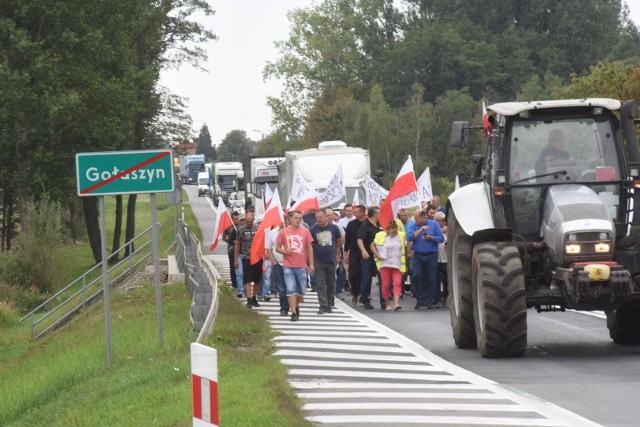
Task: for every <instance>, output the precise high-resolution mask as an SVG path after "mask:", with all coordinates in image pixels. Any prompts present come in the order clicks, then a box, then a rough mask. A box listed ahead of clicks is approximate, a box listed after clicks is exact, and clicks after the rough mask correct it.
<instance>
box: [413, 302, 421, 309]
mask: <svg viewBox="0 0 640 427" xmlns="http://www.w3.org/2000/svg"><path fill="white" fill-rule="evenodd" d="M413 308H414V309H416V310H420V309H421V308H422V304H420V303H417V304H416V306H415V307H413Z"/></svg>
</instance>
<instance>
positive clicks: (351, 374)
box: [289, 369, 461, 382]
mask: <svg viewBox="0 0 640 427" xmlns="http://www.w3.org/2000/svg"><path fill="white" fill-rule="evenodd" d="M289 376H293V377H295V376H322V377H325V378H372V379H383V378H387V379H391V380H415V381H418V380H420V381H434V382H447V381H452V382H454V381H458V382H459V381H461V380H460V379H458V378H455V377H454V376H452V375H450V374H443V375H434V374H415V373H414V374H404V373H401V372H378V371H330V370H325V369H290V370H289Z"/></svg>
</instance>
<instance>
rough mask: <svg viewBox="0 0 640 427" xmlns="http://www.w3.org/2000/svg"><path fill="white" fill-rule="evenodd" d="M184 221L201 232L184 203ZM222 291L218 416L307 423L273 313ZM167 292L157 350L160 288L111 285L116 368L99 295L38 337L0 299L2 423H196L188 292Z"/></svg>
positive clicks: (233, 422)
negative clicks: (280, 354) (277, 349)
mask: <svg viewBox="0 0 640 427" xmlns="http://www.w3.org/2000/svg"><path fill="white" fill-rule="evenodd" d="M160 200H162V201H164V198H160V197H159V198H158V199H157V201H158V202H160ZM157 204H158V222H160V223H161V224H165V223H166V224H168V225H170V226H164V225H163V226H162V227H161V228H160V241H161V242H165V243H161V251H162V250H163V249H162V245H165V246H166V248H167V249H165V254H166V253H167V251H168V248H169V245H170V243H169V244H168V243H167V242H170V241H171V240H172V239H173V222H171V221H173V207H169V209H168V208H167V207H165V208H163V209H162V208H161V206H160V203H157ZM141 206H142V204H140V199H139V200H138V208H140V207H141ZM166 206H168V205H166ZM140 211H141V213H142V210H140ZM163 211H164V212H163ZM161 212H163V213H162V214H161ZM142 214H143V213H142ZM168 214H169V215H168ZM143 215H144V214H143ZM147 215H148V213H147ZM161 215H165V216H164V217H163V218H164V219H161ZM167 217H170V219H171V221H167V219H166V218H167ZM147 218H149V217H148V216H147ZM185 219H186V222H187V224H188V225H189V226H190V227H191V230H192V231H194V232H195V233H196V235H199V236H201V233H200V232H199V228H198V227H197V225H196V221H195V217H194V216H193V214H192V212H191V210H190V209H189V208H188V205H185ZM146 222H147V223H148V222H149V220H146ZM138 225H139V226H141V227H146V226H142V221H140V222H138ZM163 233H166V234H165V235H164V237H163ZM78 246H79V247H78V248H74V250H78V251H79V252H78V254H79V257H78V258H77V259H76V258H70V259H71V260H73V263H71V262H70V265H69V268H70V269H77V270H78V271H80V273H82V272H83V271H84V269H81V268H80V267H78V266H77V265H76V264H82V263H83V262H85V261H84V260H86V259H90V249H89V247H88V245H87V244H84V245H78ZM81 249H84V253H81V252H82V251H81ZM161 256H162V255H161ZM71 264H73V265H71ZM90 264H92V262H90ZM220 291H221V292H220V306H219V307H220V308H219V313H218V317H217V320H216V325H215V329H214V331H213V334H212V335H211V338H210V340H209V341H208V342H205V343H204V344H205V345H209V346H212V347H214V348H216V349H217V351H218V383H219V387H218V389H219V394H220V397H219V405H220V422H221V424H222V425H225V426H244V425H255V426H292V427H293V426H305V425H310V424H309V423H308V422H306V420H304V418H303V414H302V412H301V409H300V406H301V403H300V401H299V399H298V398H297V397H296V396H295V394H294V393H293V390H292V389H291V387H290V386H289V385H288V384H287V382H286V367H285V366H284V365H282V364H281V363H280V362H279V361H278V360H277V359H276V358H274V357H273V356H272V354H273V352H274V347H273V343H272V342H271V338H272V337H273V332H272V330H271V329H270V328H269V325H268V321H267V319H266V318H265V317H264V316H261V315H259V314H257V313H255V312H251V311H249V310H247V309H246V308H245V307H243V306H242V305H241V304H239V303H238V302H237V301H236V300H235V298H234V296H233V294H232V289H231V288H229V287H227V286H224V285H223V286H221V289H220ZM162 296H163V326H164V346H163V348H162V349H160V348H159V346H158V338H157V324H156V306H155V288H154V286H153V285H152V284H149V285H147V286H144V287H142V288H136V289H131V290H129V291H127V292H124V291H121V290H113V291H112V292H111V331H112V340H111V344H112V366H111V368H110V369H108V368H107V367H106V349H105V325H104V324H105V322H104V313H103V304H102V302H99V303H98V304H94V305H93V306H92V307H90V308H89V309H87V310H86V311H84V312H83V313H81V314H80V315H78V316H77V317H76V318H75V319H74V320H72V321H71V322H70V323H68V324H67V325H65V326H64V327H62V328H61V329H60V330H59V331H57V332H55V333H53V334H51V335H49V336H47V337H45V338H43V339H41V340H39V341H37V342H34V341H33V340H32V339H31V336H30V333H29V330H28V328H24V327H22V328H21V327H19V326H18V323H17V322H18V319H19V317H20V315H19V313H18V312H17V310H16V309H15V308H13V307H12V306H11V305H10V304H6V303H3V302H1V301H0V397H1V398H0V426H147V425H159V426H190V425H191V424H192V421H191V399H192V396H191V377H190V355H189V344H190V342H191V340H192V337H193V336H194V334H193V332H192V329H191V324H190V321H189V305H190V299H189V296H188V294H187V292H186V290H185V287H184V285H183V284H175V285H164V286H163V288H162Z"/></svg>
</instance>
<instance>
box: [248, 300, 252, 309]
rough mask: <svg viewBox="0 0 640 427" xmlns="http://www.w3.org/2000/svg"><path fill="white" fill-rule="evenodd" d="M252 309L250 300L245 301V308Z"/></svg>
mask: <svg viewBox="0 0 640 427" xmlns="http://www.w3.org/2000/svg"><path fill="white" fill-rule="evenodd" d="M252 307H253V303H252V302H251V300H250V299H248V300H247V308H252Z"/></svg>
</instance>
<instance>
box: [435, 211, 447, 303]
mask: <svg viewBox="0 0 640 427" xmlns="http://www.w3.org/2000/svg"><path fill="white" fill-rule="evenodd" d="M433 218H434V219H435V220H436V222H437V223H438V224H439V225H440V228H441V229H442V234H443V235H444V242H442V243H438V280H437V282H436V283H437V284H438V285H437V286H436V301H437V302H436V308H440V307H446V306H447V298H448V297H449V280H448V276H447V217H446V215H445V214H444V212H436V214H435V215H434V217H433ZM441 286H442V291H441V290H440V287H441Z"/></svg>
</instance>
